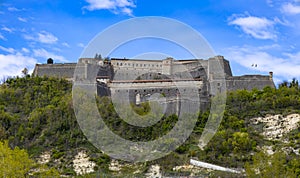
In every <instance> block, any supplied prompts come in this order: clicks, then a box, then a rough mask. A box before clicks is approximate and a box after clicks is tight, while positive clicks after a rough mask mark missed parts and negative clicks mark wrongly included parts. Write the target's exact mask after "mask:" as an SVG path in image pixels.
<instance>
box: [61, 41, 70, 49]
mask: <svg viewBox="0 0 300 178" xmlns="http://www.w3.org/2000/svg"><path fill="white" fill-rule="evenodd" d="M61 45H63V46H65V47H67V48H70V45H69V44H68V43H67V42H63V43H62V44H61Z"/></svg>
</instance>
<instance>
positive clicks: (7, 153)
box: [0, 141, 34, 177]
mask: <svg viewBox="0 0 300 178" xmlns="http://www.w3.org/2000/svg"><path fill="white" fill-rule="evenodd" d="M33 167H34V161H33V160H31V159H30V158H29V155H28V154H27V152H26V151H25V150H21V149H19V148H18V147H15V149H10V147H9V146H8V141H4V142H0V175H1V176H3V177H26V176H28V173H29V171H30V169H31V168H33Z"/></svg>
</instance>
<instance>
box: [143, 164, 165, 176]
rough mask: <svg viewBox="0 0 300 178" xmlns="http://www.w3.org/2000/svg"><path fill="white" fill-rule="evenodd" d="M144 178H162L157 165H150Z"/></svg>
mask: <svg viewBox="0 0 300 178" xmlns="http://www.w3.org/2000/svg"><path fill="white" fill-rule="evenodd" d="M145 176H146V177H147V178H162V175H161V172H160V167H159V165H152V166H151V167H150V168H149V170H148V172H147V173H146V174H145Z"/></svg>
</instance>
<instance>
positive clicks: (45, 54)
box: [33, 49, 68, 62]
mask: <svg viewBox="0 0 300 178" xmlns="http://www.w3.org/2000/svg"><path fill="white" fill-rule="evenodd" d="M33 55H34V56H35V57H41V58H44V59H45V60H46V59H48V58H52V59H53V60H54V61H55V60H58V61H59V62H68V60H66V59H65V57H63V56H60V55H57V54H54V53H51V52H49V51H46V50H45V49H34V50H33Z"/></svg>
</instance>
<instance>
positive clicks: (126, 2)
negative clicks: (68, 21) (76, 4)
mask: <svg viewBox="0 0 300 178" xmlns="http://www.w3.org/2000/svg"><path fill="white" fill-rule="evenodd" d="M85 1H86V2H87V3H88V4H89V5H87V6H84V7H83V9H87V10H89V11H94V10H101V9H107V10H110V11H112V12H113V13H115V14H118V13H120V12H121V13H123V14H127V15H129V16H132V8H135V7H136V5H135V3H134V2H133V1H132V0H85Z"/></svg>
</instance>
